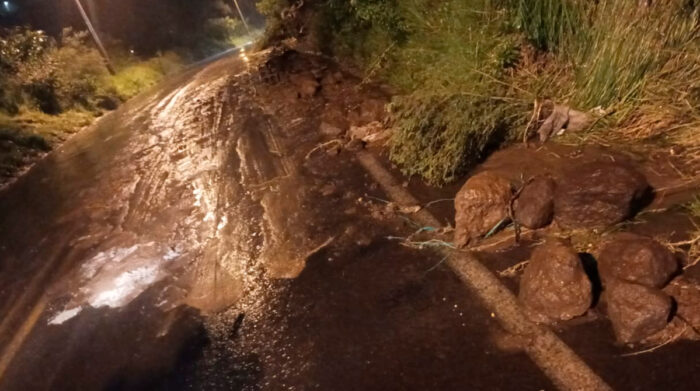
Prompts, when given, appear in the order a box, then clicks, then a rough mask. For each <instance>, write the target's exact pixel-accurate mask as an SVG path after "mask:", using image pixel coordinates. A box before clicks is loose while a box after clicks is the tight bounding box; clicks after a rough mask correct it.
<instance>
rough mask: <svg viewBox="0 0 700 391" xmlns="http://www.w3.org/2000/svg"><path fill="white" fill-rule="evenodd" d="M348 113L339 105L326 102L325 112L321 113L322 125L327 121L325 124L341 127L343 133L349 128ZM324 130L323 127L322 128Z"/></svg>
mask: <svg viewBox="0 0 700 391" xmlns="http://www.w3.org/2000/svg"><path fill="white" fill-rule="evenodd" d="M346 117H347V115H346V114H345V112H344V110H342V109H341V108H340V107H338V105H336V104H333V103H326V106H325V108H324V109H323V113H322V114H321V125H322V126H323V124H324V123H325V124H326V125H325V126H328V127H333V128H336V129H339V130H340V131H341V134H342V133H345V131H347V130H348V126H349V124H348V120H347V118H346ZM321 132H323V129H321Z"/></svg>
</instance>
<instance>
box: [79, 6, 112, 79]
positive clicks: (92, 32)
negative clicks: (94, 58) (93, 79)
mask: <svg viewBox="0 0 700 391" xmlns="http://www.w3.org/2000/svg"><path fill="white" fill-rule="evenodd" d="M75 5H76V6H77V7H78V11H80V15H81V16H82V17H83V20H84V21H85V25H86V26H87V28H88V30H89V31H90V35H92V40H93V41H95V45H97V49H98V50H99V51H100V54H101V55H102V58H104V60H105V65H107V70H108V71H109V73H111V74H112V75H114V74H116V72H115V71H114V67H113V66H112V61H111V60H110V59H109V54H107V50H106V49H105V47H104V45H102V41H101V40H100V37H99V36H98V35H97V31H95V28H94V27H93V26H92V22H90V18H89V17H88V15H87V13H86V12H85V8H83V5H82V4H81V3H80V0H75Z"/></svg>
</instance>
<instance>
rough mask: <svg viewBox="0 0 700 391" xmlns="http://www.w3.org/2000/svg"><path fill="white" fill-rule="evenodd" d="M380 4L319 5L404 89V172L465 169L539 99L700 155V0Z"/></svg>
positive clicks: (439, 176) (340, 42) (340, 41)
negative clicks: (400, 34) (602, 116)
mask: <svg viewBox="0 0 700 391" xmlns="http://www.w3.org/2000/svg"><path fill="white" fill-rule="evenodd" d="M377 2H380V0H356V1H353V2H347V1H342V0H328V1H326V2H324V3H323V4H326V5H328V9H332V11H333V12H326V14H332V16H333V17H332V18H330V19H332V23H330V25H326V26H325V27H327V28H326V29H325V31H326V32H330V37H329V38H330V39H329V40H328V41H327V42H328V43H330V45H329V46H331V47H332V48H334V49H337V48H343V50H346V51H345V52H342V53H341V54H343V55H344V56H345V57H352V58H354V59H356V60H357V61H358V62H359V63H360V64H361V65H363V66H364V67H365V69H366V71H367V75H368V77H378V78H381V79H384V80H386V81H389V82H390V83H391V84H393V85H394V86H396V87H398V89H399V90H400V91H402V94H401V97H400V98H398V99H397V100H396V102H395V104H394V105H393V109H392V112H393V119H394V128H395V136H394V137H393V139H392V149H391V151H392V153H391V157H392V159H393V160H394V161H395V162H396V163H398V164H399V166H400V167H401V168H402V169H403V170H404V172H406V173H407V174H410V175H420V176H422V177H424V178H425V179H426V180H427V181H429V182H431V183H437V184H439V183H444V182H447V181H450V180H452V179H454V178H455V177H458V176H459V175H461V174H463V173H465V172H466V171H468V170H469V169H470V168H471V167H472V166H473V165H474V164H475V163H476V162H478V161H479V159H481V158H483V157H484V156H485V154H486V153H487V152H488V150H489V147H491V146H494V145H496V144H498V142H499V141H502V140H507V139H508V138H509V135H510V134H515V133H520V131H521V130H522V127H521V126H524V124H525V123H526V122H527V119H528V118H529V117H530V115H531V111H532V103H533V101H534V100H535V99H540V100H541V99H551V100H553V101H555V102H558V103H563V104H568V105H570V106H572V107H574V108H576V109H579V110H591V111H594V112H600V111H604V112H606V113H609V114H610V113H613V114H612V115H610V116H609V117H606V121H600V122H596V124H597V125H598V129H596V131H607V134H608V135H610V136H611V137H618V136H624V137H627V138H633V139H637V140H638V139H650V138H663V139H666V140H668V141H670V142H674V143H682V144H685V145H687V146H690V147H693V148H697V149H698V150H699V151H698V154H699V155H700V146H699V145H700V112H699V110H700V2H697V1H691V0H658V1H654V2H651V3H650V4H651V5H647V2H639V1H636V0H597V1H590V0H445V1H440V2H436V1H431V0H402V1H398V2H396V3H395V4H396V6H395V7H392V10H391V12H392V13H391V15H390V17H389V16H388V15H385V17H382V16H381V15H379V16H377V15H376V14H377V13H380V14H381V13H382V12H387V11H386V10H385V8H386V7H384V8H382V7H378V6H376V5H377V4H376V3H377ZM328 9H327V10H326V11H328ZM363 15H364V17H363ZM367 15H370V16H371V17H368V16H367ZM330 19H329V20H330ZM373 20H375V21H386V20H391V21H392V25H393V26H397V25H398V26H401V28H402V29H403V31H404V32H405V33H406V35H405V37H404V39H402V40H398V39H395V38H393V37H394V35H392V34H391V31H388V30H389V28H388V26H387V25H386V24H385V25H382V23H379V22H377V23H374V22H372V21H373ZM336 54H338V53H336ZM594 109H597V110H594Z"/></svg>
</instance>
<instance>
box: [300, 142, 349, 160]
mask: <svg viewBox="0 0 700 391" xmlns="http://www.w3.org/2000/svg"><path fill="white" fill-rule="evenodd" d="M332 144H338V145H343V140H341V139H338V138H336V139H333V140H331V141H327V142H325V143H323V144H319V145H317V146H315V147H314V148H313V149H312V150H310V151H309V153H307V154H306V156H305V157H304V160H309V158H310V157H311V155H313V153H314V152H316V151H320V150H321V149H324V148H326V147H327V146H329V145H332Z"/></svg>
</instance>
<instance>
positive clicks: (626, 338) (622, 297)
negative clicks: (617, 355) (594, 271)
mask: <svg viewBox="0 0 700 391" xmlns="http://www.w3.org/2000/svg"><path fill="white" fill-rule="evenodd" d="M604 297H605V300H606V302H607V308H608V317H609V318H610V321H611V322H612V326H613V330H614V331H615V335H616V336H617V340H618V341H620V342H622V343H633V342H639V341H642V340H643V339H645V338H647V337H649V336H651V335H653V334H655V333H658V332H659V331H661V330H663V329H664V328H665V327H666V325H667V324H668V322H669V316H670V314H671V306H672V301H671V297H670V296H668V295H667V294H665V293H664V292H662V291H661V290H659V289H654V288H650V287H647V286H643V285H639V284H632V283H627V282H623V281H615V282H614V283H612V284H608V285H607V286H606V290H605V292H604Z"/></svg>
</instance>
